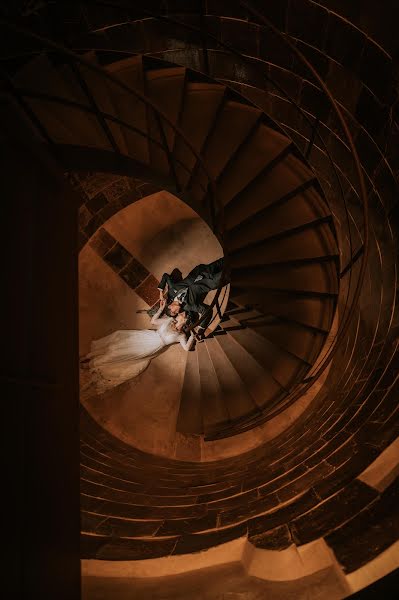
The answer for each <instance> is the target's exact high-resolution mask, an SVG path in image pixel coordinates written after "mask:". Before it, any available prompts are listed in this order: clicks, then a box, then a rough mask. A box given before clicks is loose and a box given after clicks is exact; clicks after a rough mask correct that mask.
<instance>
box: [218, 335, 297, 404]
mask: <svg viewBox="0 0 399 600" xmlns="http://www.w3.org/2000/svg"><path fill="white" fill-rule="evenodd" d="M215 340H216V342H217V343H218V344H219V345H220V347H221V348H222V349H223V351H224V353H225V354H226V356H227V357H228V358H229V360H230V362H231V363H232V365H233V366H234V368H235V370H236V371H237V373H238V374H239V376H240V378H241V379H242V381H243V382H244V384H245V387H246V389H247V390H248V392H249V393H250V394H251V396H252V398H253V400H254V402H255V403H256V405H257V406H258V407H259V408H264V407H265V406H267V405H268V403H274V402H276V401H277V400H278V399H279V398H281V396H282V395H284V394H285V392H284V390H283V389H282V388H281V387H280V386H279V385H278V383H277V382H276V381H275V379H273V377H272V376H271V374H270V373H269V372H268V371H265V370H264V369H263V368H262V367H261V366H260V365H259V363H258V362H257V361H256V360H255V359H254V358H253V357H252V356H251V354H249V353H248V352H247V351H246V350H245V348H243V347H242V346H241V345H240V344H239V343H237V340H235V338H234V337H233V336H231V335H223V336H218V337H216V338H215Z"/></svg>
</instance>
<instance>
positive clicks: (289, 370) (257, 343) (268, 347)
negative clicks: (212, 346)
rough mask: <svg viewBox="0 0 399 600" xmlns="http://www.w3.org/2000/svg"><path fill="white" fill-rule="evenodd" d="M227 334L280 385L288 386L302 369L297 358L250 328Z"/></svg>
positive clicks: (301, 364) (302, 366)
mask: <svg viewBox="0 0 399 600" xmlns="http://www.w3.org/2000/svg"><path fill="white" fill-rule="evenodd" d="M229 335H231V336H232V337H233V338H234V339H235V340H236V341H237V342H238V343H239V344H240V345H241V346H243V347H244V348H245V350H246V351H247V352H249V354H251V355H252V356H253V358H254V359H255V360H256V361H257V362H258V363H259V364H260V365H261V366H262V367H264V368H265V369H267V370H268V371H269V372H270V373H271V374H272V376H273V378H274V379H275V380H276V382H277V383H278V384H279V385H280V386H281V387H285V388H286V387H288V386H289V385H290V384H292V382H293V381H294V379H295V378H296V377H298V374H299V373H300V372H303V371H304V365H303V363H302V362H301V361H300V360H299V359H298V358H295V357H294V356H292V355H290V354H287V353H285V352H283V351H282V350H280V349H279V348H277V347H276V346H274V345H273V344H272V343H271V342H270V341H268V340H267V339H266V338H263V337H261V336H259V335H258V334H257V333H255V332H254V331H252V330H251V329H239V330H236V331H231V332H229Z"/></svg>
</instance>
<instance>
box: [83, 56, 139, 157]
mask: <svg viewBox="0 0 399 600" xmlns="http://www.w3.org/2000/svg"><path fill="white" fill-rule="evenodd" d="M83 57H84V58H85V59H86V60H89V61H90V62H92V63H93V64H94V65H98V64H99V63H98V60H97V56H96V54H95V52H92V51H91V52H88V53H86V54H84V55H83ZM79 71H80V74H81V76H82V78H83V79H84V81H85V82H86V84H87V87H88V88H89V90H90V91H91V93H92V95H93V98H94V101H95V102H96V104H97V106H98V108H99V110H101V111H103V112H104V113H107V114H109V115H112V116H114V117H117V111H116V109H115V106H114V105H113V103H112V100H111V95H110V91H109V86H108V84H107V81H106V80H105V79H104V77H103V76H102V75H100V74H99V73H97V72H96V71H93V69H90V68H89V67H86V66H85V65H79ZM107 125H108V127H109V129H110V131H111V133H112V135H113V137H114V139H115V142H116V144H117V145H118V148H119V150H120V152H121V153H122V154H127V153H128V151H127V146H126V141H125V138H124V135H123V132H122V128H121V126H120V125H118V124H117V123H114V122H112V121H110V120H107Z"/></svg>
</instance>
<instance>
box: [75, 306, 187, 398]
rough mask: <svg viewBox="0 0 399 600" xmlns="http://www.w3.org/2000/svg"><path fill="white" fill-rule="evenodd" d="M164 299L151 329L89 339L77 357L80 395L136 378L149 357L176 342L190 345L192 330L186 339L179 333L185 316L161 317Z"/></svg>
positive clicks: (146, 364) (148, 360)
mask: <svg viewBox="0 0 399 600" xmlns="http://www.w3.org/2000/svg"><path fill="white" fill-rule="evenodd" d="M165 304H166V301H165V300H164V299H162V300H161V301H160V306H159V310H158V312H156V313H155V314H154V316H153V317H152V319H151V324H152V325H155V326H156V330H155V329H130V330H129V329H128V330H122V331H114V333H111V334H110V335H107V336H106V337H103V338H101V339H99V340H94V341H93V342H91V347H90V352H89V353H88V354H87V355H86V356H85V357H83V358H82V359H81V368H82V369H85V371H81V389H80V392H81V396H83V397H88V396H92V395H95V394H102V393H103V392H106V391H107V390H109V389H111V388H113V387H116V386H118V385H120V384H121V383H123V382H124V381H127V380H128V379H132V378H133V377H136V376H137V375H139V374H140V373H142V372H143V371H144V369H146V368H147V367H148V365H149V364H150V362H151V359H152V358H154V357H155V356H157V355H158V354H159V353H160V352H161V351H162V350H163V349H164V348H166V347H167V346H170V345H172V344H177V343H180V344H181V345H182V346H183V348H184V350H186V351H188V350H190V349H191V348H192V346H193V342H194V333H193V332H191V335H190V337H189V338H188V339H187V337H186V334H185V333H183V329H184V326H185V324H186V322H187V317H186V314H185V313H184V312H182V313H179V314H178V315H177V317H176V318H173V317H166V318H165V317H162V318H160V317H161V315H162V312H163V310H164V308H165Z"/></svg>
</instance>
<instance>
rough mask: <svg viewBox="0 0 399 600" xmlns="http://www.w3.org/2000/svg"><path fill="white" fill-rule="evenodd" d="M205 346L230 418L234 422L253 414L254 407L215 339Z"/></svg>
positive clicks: (207, 342) (208, 341)
mask: <svg viewBox="0 0 399 600" xmlns="http://www.w3.org/2000/svg"><path fill="white" fill-rule="evenodd" d="M206 345H207V349H208V353H209V356H210V358H211V360H212V363H213V366H214V369H215V372H216V376H217V378H218V381H219V386H220V389H221V393H222V394H223V399H224V402H225V404H226V406H227V411H228V413H229V416H230V418H231V419H232V420H234V419H237V418H239V417H242V416H244V415H247V414H248V413H251V412H253V411H254V410H255V409H256V405H255V404H254V402H253V400H252V397H251V396H250V394H248V392H247V390H246V388H245V385H244V384H243V382H242V380H241V378H240V376H239V374H238V373H237V371H236V369H235V368H234V366H233V365H232V363H231V362H230V361H229V359H228V357H227V356H226V354H225V353H224V352H223V349H222V347H221V346H220V345H219V344H217V342H216V339H215V338H211V339H210V340H207V341H206Z"/></svg>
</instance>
